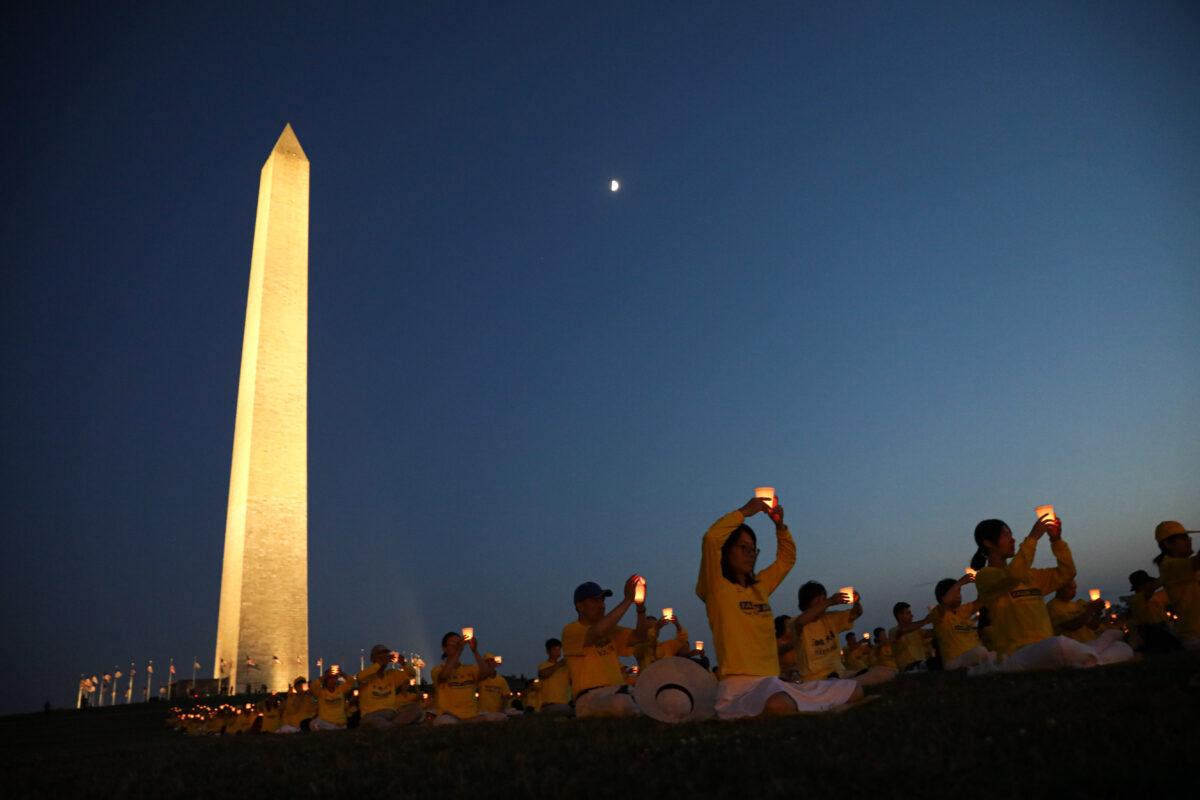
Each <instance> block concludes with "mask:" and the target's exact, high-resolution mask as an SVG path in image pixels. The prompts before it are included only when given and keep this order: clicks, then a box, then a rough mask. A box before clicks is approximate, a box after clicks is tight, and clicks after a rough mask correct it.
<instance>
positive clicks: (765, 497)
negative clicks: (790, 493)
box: [754, 486, 775, 508]
mask: <svg viewBox="0 0 1200 800" xmlns="http://www.w3.org/2000/svg"><path fill="white" fill-rule="evenodd" d="M754 496H755V497H757V498H759V499H760V500H762V501H763V502H764V503H766V504H767V508H774V507H775V487H774V486H758V487H756V488H755V489H754Z"/></svg>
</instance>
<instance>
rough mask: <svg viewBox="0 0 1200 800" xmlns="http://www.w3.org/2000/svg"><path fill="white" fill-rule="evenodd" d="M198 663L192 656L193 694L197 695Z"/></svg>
mask: <svg viewBox="0 0 1200 800" xmlns="http://www.w3.org/2000/svg"><path fill="white" fill-rule="evenodd" d="M198 663H199V662H198V661H196V657H195V656H192V694H195V693H196V664H198Z"/></svg>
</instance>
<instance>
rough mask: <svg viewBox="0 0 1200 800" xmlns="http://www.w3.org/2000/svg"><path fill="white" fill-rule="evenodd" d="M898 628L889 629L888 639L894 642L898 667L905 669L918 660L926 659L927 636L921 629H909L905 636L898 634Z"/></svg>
mask: <svg viewBox="0 0 1200 800" xmlns="http://www.w3.org/2000/svg"><path fill="white" fill-rule="evenodd" d="M896 630H897V628H892V629H891V630H889V631H888V639H889V640H890V641H891V642H892V654H893V655H894V656H895V657H896V669H904V668H905V667H908V666H910V665H912V664H916V663H917V662H918V661H924V660H925V638H924V637H923V636H922V635H921V629H920V628H918V629H917V630H915V631H909V632H908V633H906V634H904V635H903V636H897V635H896Z"/></svg>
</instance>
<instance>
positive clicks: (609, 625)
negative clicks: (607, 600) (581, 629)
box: [583, 575, 641, 647]
mask: <svg viewBox="0 0 1200 800" xmlns="http://www.w3.org/2000/svg"><path fill="white" fill-rule="evenodd" d="M639 580H641V576H640V575H630V576H629V579H628V580H627V581H625V595H624V597H622V598H621V602H619V603H617V605H616V607H615V608H613V610H612V611H610V612H608V613H607V614H605V615H604V616H603V617H602V618H601V619H600V621H599V622H597V623H596V624H595V625H593V626H592V627H590V628H588V629H587V633H586V634H584V637H583V646H584V647H591V646H593V645H594V644H596V642H598V641H600V640H601V639H604V638H605V637H607V636H608V634H609V633H610V632H611V631H612V629H613V628H615V627H616V626H617V623H618V622H620V621H621V617H623V616H625V612H626V611H628V610H629V607H630V606H631V605H633V594H634V591H635V590H636V589H637V583H638V581H639ZM638 641H640V640H638ZM634 643H635V644H636V642H634Z"/></svg>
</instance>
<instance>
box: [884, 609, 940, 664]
mask: <svg viewBox="0 0 1200 800" xmlns="http://www.w3.org/2000/svg"><path fill="white" fill-rule="evenodd" d="M892 616H893V617H895V618H896V627H894V628H892V629H891V630H890V631H888V640H889V641H891V643H892V653H893V654H894V655H895V657H896V667H897V668H898V669H899V670H900V671H901V672H910V671H912V670H915V669H924V668H925V639H924V638H923V637H922V635H921V628H923V627H925V626H926V625H928V624H929V623H930V622H931V621H932V620H930V618H929V615H928V614H927V615H925V616H924V617H922V618H921V619H919V620H914V619H913V612H912V606H910V605H909V604H908V603H904V602H900V603H896V605H894V606H892Z"/></svg>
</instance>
